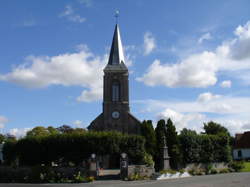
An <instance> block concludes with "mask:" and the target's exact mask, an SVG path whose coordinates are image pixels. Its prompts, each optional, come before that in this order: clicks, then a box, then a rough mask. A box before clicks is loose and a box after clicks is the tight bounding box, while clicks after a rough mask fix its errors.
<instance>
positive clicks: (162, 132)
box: [154, 119, 166, 171]
mask: <svg viewBox="0 0 250 187" xmlns="http://www.w3.org/2000/svg"><path fill="white" fill-rule="evenodd" d="M155 135H156V154H155V157H154V159H155V169H156V170H157V171H159V170H160V169H162V166H161V161H162V158H163V155H162V148H163V146H164V140H163V139H164V137H166V123H165V120H163V119H161V120H159V121H158V123H157V126H156V128H155Z"/></svg>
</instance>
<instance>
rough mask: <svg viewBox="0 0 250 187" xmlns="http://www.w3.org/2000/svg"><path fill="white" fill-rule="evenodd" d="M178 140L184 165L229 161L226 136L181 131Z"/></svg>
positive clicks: (228, 147) (229, 153) (227, 138)
mask: <svg viewBox="0 0 250 187" xmlns="http://www.w3.org/2000/svg"><path fill="white" fill-rule="evenodd" d="M179 139H180V144H181V150H182V152H183V161H184V163H185V164H187V163H211V162H230V161H231V152H230V146H229V137H228V136H227V135H224V134H220V135H207V134H196V133H195V132H194V131H191V130H187V129H183V130H182V131H181V134H180V135H179Z"/></svg>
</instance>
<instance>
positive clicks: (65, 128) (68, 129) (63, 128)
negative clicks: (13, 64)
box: [56, 125, 74, 134]
mask: <svg viewBox="0 0 250 187" xmlns="http://www.w3.org/2000/svg"><path fill="white" fill-rule="evenodd" d="M56 129H57V130H58V131H59V132H60V133H62V134H64V133H72V132H73V131H74V129H73V128H72V127H70V126H69V125H63V126H60V127H58V128H56Z"/></svg>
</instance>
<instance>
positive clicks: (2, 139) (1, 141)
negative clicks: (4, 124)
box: [0, 134, 5, 144]
mask: <svg viewBox="0 0 250 187" xmlns="http://www.w3.org/2000/svg"><path fill="white" fill-rule="evenodd" d="M4 141H5V137H4V135H3V134H0V144H1V143H3V142H4Z"/></svg>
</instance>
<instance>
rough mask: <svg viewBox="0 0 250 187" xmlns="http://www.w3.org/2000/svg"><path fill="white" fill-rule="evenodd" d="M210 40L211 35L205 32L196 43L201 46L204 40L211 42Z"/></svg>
mask: <svg viewBox="0 0 250 187" xmlns="http://www.w3.org/2000/svg"><path fill="white" fill-rule="evenodd" d="M211 39H212V36H211V34H210V33H209V32H207V33H205V34H203V35H202V36H201V37H200V38H199V39H198V43H199V44H201V43H202V42H203V41H204V40H211Z"/></svg>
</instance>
